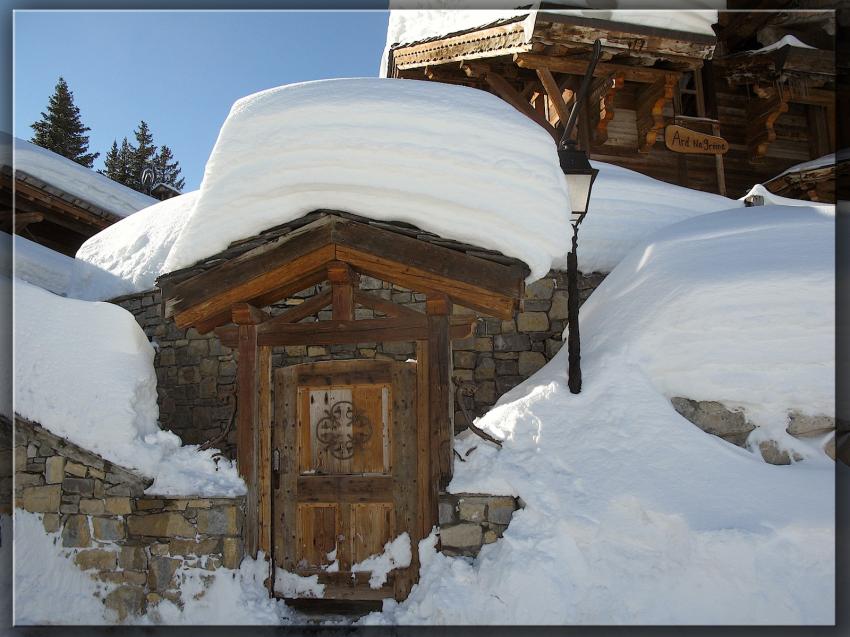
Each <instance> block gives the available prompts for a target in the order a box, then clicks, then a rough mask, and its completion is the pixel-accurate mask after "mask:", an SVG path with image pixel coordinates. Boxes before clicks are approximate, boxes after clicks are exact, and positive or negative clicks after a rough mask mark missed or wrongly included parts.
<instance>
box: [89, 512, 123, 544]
mask: <svg viewBox="0 0 850 637" xmlns="http://www.w3.org/2000/svg"><path fill="white" fill-rule="evenodd" d="M92 527H93V528H94V537H95V539H97V540H103V541H112V542H114V541H115V540H123V539H124V538H125V537H127V529H126V527H125V526H124V520H119V519H115V518H92Z"/></svg>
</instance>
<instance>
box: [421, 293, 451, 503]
mask: <svg viewBox="0 0 850 637" xmlns="http://www.w3.org/2000/svg"><path fill="white" fill-rule="evenodd" d="M426 309H427V312H428V385H427V387H428V393H429V405H428V415H429V422H430V439H431V453H430V457H431V479H432V480H433V481H435V482H436V483H437V484H438V485H439V488H440V489H444V488H445V487H446V486H447V485H448V483H449V481H450V480H451V476H452V464H453V458H452V455H453V454H452V439H453V438H454V432H453V431H450V428H451V419H450V417H449V410H450V404H449V394H450V382H451V381H450V377H449V376H450V365H451V342H450V340H449V317H448V314H449V313H450V312H451V304H450V303H449V302H448V301H447V300H446V299H441V298H439V297H438V298H434V299H431V298H429V299H428V301H427V308H426Z"/></svg>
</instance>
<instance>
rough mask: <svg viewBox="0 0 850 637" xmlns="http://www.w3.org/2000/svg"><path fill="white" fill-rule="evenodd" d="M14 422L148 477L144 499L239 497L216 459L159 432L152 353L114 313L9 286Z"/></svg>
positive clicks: (118, 311) (103, 306)
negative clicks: (20, 419)
mask: <svg viewBox="0 0 850 637" xmlns="http://www.w3.org/2000/svg"><path fill="white" fill-rule="evenodd" d="M14 293H15V361H14V363H15V365H14V398H15V412H16V413H18V414H20V415H21V416H23V417H24V418H28V419H30V420H32V421H35V422H38V423H39V424H41V425H42V426H44V427H45V428H47V429H49V430H50V431H52V432H53V433H55V434H57V435H59V436H63V437H66V438H68V439H69V440H71V441H72V442H74V443H76V444H78V445H80V446H82V447H84V448H86V449H90V450H91V451H94V452H96V453H99V454H100V455H102V456H103V457H104V458H106V459H107V460H110V461H112V462H115V463H117V464H119V465H123V466H125V467H128V468H130V469H135V470H136V471H138V472H139V473H141V474H142V475H145V476H149V477H155V482H154V484H153V485H152V486H151V487H150V488H149V489H148V492H149V493H156V494H161V495H189V494H198V495H220V496H230V495H236V494H241V493H244V488H245V487H244V483H243V482H242V480H241V478H239V477H238V475H237V473H236V469H235V467H234V466H233V465H232V464H231V463H230V462H229V461H227V460H221V461H220V462H218V463H217V464H216V463H215V462H214V461H213V458H212V456H213V453H214V452H215V450H213V449H210V450H207V451H204V452H201V451H199V450H198V449H197V447H196V446H194V445H190V446H185V447H184V446H181V442H180V438H178V437H177V436H176V435H174V434H173V433H171V432H169V431H163V430H160V429H159V427H158V425H157V417H158V414H159V411H158V407H157V403H156V398H157V393H156V374H155V373H154V368H153V358H154V350H153V347H152V346H151V344H150V343H149V342H148V340H147V338H146V337H145V334H144V332H142V329H141V328H140V327H139V325H138V324H137V323H136V321H135V319H134V318H133V315H132V314H130V313H129V312H127V311H126V310H124V309H123V308H121V307H118V306H117V305H111V304H109V303H92V302H88V301H80V300H76V299H66V298H62V297H60V296H57V295H55V294H52V293H50V292H48V291H46V290H43V289H41V288H38V287H35V286H33V285H30V284H28V283H25V282H22V281H17V280H16V281H15V284H14Z"/></svg>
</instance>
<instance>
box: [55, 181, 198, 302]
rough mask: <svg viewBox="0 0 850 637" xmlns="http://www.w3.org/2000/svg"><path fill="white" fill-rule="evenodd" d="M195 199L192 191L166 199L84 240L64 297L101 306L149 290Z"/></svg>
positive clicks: (160, 271) (196, 196) (196, 197)
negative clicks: (113, 299) (117, 298)
mask: <svg viewBox="0 0 850 637" xmlns="http://www.w3.org/2000/svg"><path fill="white" fill-rule="evenodd" d="M197 199H198V191H197V190H194V191H192V192H187V193H186V194H184V195H180V196H179V197H172V198H171V199H166V200H165V201H161V202H159V203H157V204H156V205H153V206H150V207H149V208H145V209H144V210H140V211H139V212H137V213H136V214H134V215H131V216H130V217H127V218H126V219H122V220H121V221H119V222H118V223H114V224H112V225H111V226H109V227H108V228H106V229H105V230H102V231H100V232H98V233H97V234H96V235H94V236H93V237H91V238H89V239H88V240H87V241H86V242H85V243H84V244H83V245H82V246H80V249H79V250H77V254H76V259H75V270H74V276H73V281H72V284H71V286H70V290H69V296H73V297H75V298H80V299H86V300H90V301H95V300H97V301H104V300H107V299H112V298H115V297H116V296H123V295H124V294H134V293H136V292H144V291H145V290H151V289H153V287H154V283H155V281H156V277H158V276H159V275H160V274H162V273H163V270H162V268H163V265H164V263H165V259H166V258H167V257H168V253H169V252H170V251H171V246H172V245H174V241H175V240H176V239H177V235H178V234H180V231H181V230H182V229H183V225H184V224H185V223H186V219H187V218H188V216H189V213H190V212H191V211H192V208H193V207H194V206H195V202H196V201H197ZM100 274H103V275H106V276H100Z"/></svg>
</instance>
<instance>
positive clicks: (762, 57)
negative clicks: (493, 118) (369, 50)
mask: <svg viewBox="0 0 850 637" xmlns="http://www.w3.org/2000/svg"><path fill="white" fill-rule="evenodd" d="M810 13H811V14H810V15H806V16H802V17H801V16H800V15H798V14H796V13H793V12H784V13H783V12H761V13H757V14H749V13H747V14H738V13H729V12H721V13H720V20H719V23H718V24H717V25H715V26H714V29H715V31H717V33H718V35H717V37H714V36H710V35H701V34H693V33H685V32H680V31H672V30H668V29H658V28H651V27H644V26H640V25H633V24H626V23H620V22H617V21H616V12H614V13H613V14H612V16H611V18H610V19H606V20H598V19H590V18H585V17H575V16H568V15H563V14H558V13H555V12H547V11H545V8H544V10H541V11H540V12H539V13H538V14H537V15H536V19H535V21H534V24H533V33H532V36H531V39H530V41H526V40H525V39H524V28H525V27H524V25H523V19H524V16H517V17H516V18H513V19H511V20H505V21H502V22H500V23H494V24H491V25H486V26H482V27H479V28H475V29H469V30H466V31H463V32H458V33H454V34H447V35H445V36H442V37H435V38H430V39H428V40H425V41H422V42H418V43H402V44H398V45H396V46H395V47H393V48H392V49H391V52H390V56H389V62H388V68H387V75H388V76H389V77H397V78H408V79H424V80H431V81H439V82H447V83H454V84H463V85H466V86H472V87H475V88H479V89H482V90H486V91H489V92H492V93H494V94H496V95H498V96H499V97H501V98H502V99H504V100H505V101H507V102H508V103H510V104H511V105H513V106H514V107H515V108H517V109H518V110H520V111H521V112H523V113H524V114H526V115H527V116H528V117H530V118H531V119H533V120H534V121H536V122H537V123H539V124H540V125H541V126H543V127H544V128H546V130H548V131H549V132H550V133H551V134H552V135H553V138H556V139H557V138H559V137H560V132H561V130H562V127H563V124H564V122H565V120H566V118H567V115H568V112H569V109H570V108H571V107H572V100H573V98H574V91H575V90H576V89H577V87H578V84H579V81H580V78H581V77H582V76H583V74H584V72H585V69H586V68H587V60H588V57H589V51H590V48H591V44H592V43H593V41H594V40H595V39H596V38H600V39H602V40H603V43H604V44H603V58H602V61H601V62H600V64H599V65H598V66H597V69H596V73H595V76H596V80H595V83H594V85H593V88H592V91H591V94H590V97H589V98H588V103H587V104H586V105H585V108H584V109H583V113H582V116H581V117H580V119H579V122H578V127H577V135H576V137H577V140H578V142H579V145H580V146H581V147H583V148H585V149H589V152H590V156H591V158H593V159H596V160H600V161H605V162H609V163H613V164H616V165H620V166H624V167H626V168H630V169H633V170H636V171H638V172H641V173H643V174H646V175H649V176H651V177H654V178H657V179H661V180H663V181H667V182H670V183H676V184H679V185H683V186H687V187H690V188H697V189H700V190H705V191H710V192H717V193H720V194H728V195H729V196H733V197H740V196H741V195H743V194H745V193H746V191H747V190H748V189H749V188H750V187H751V186H752V185H754V184H755V183H759V182H763V181H766V180H768V179H770V178H771V177H774V176H775V175H777V174H779V173H781V172H782V171H783V170H785V169H787V168H788V167H790V166H792V165H794V164H797V163H800V162H802V161H806V160H809V159H814V158H817V157H820V156H822V155H824V154H826V153H828V152H832V151H833V150H834V149H835V126H834V120H835V109H834V105H833V104H834V91H835V85H834V77H835V68H834V60H833V50H834V45H833V39H834V38H833V37H830V36H829V35H828V33H829V32H830V29H831V32H832V33H834V13H833V12H831V11H822V12H810ZM802 24H805V25H807V26H806V29H803V27H801V26H800V25H802ZM783 29H784V32H787V33H798V34H800V35H803V36H805V34H802V33H801V30H808V31H811V32H818V33H819V36H818V37H817V38H814V37H812V38H810V41H811V42H812V46H817V47H818V48H817V49H801V48H796V49H793V50H782V49H780V50H777V51H771V52H769V53H765V54H756V55H754V54H744V53H743V51H746V50H748V48H747V47H749V48H759V47H761V46H762V43H761V42H759V40H758V38H759V36H760V34H761V37H762V39H765V38H767V37H771V38H773V37H776V38H777V39H778V38H779V37H781V35H783V34H784V32H783ZM804 41H805V40H804ZM786 49H788V47H786ZM668 124H679V125H682V126H685V127H688V128H691V129H693V130H696V131H698V132H701V133H705V134H711V135H719V136H721V137H723V138H724V139H726V140H727V141H728V142H729V150H728V152H727V153H726V154H725V155H720V154H718V155H698V154H683V153H677V152H674V151H671V150H668V149H667V148H666V146H665V144H664V140H663V138H664V134H663V131H664V128H665V126H666V125H668Z"/></svg>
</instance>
